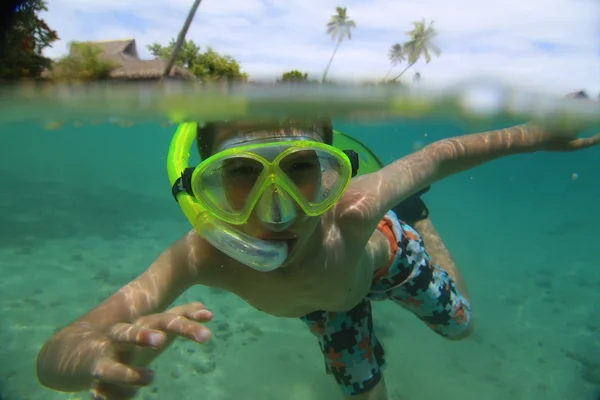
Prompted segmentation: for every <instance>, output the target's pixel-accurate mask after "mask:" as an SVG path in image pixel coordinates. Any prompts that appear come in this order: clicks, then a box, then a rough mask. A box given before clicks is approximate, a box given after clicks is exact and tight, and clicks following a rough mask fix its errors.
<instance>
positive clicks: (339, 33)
mask: <svg viewBox="0 0 600 400" xmlns="http://www.w3.org/2000/svg"><path fill="white" fill-rule="evenodd" d="M335 11H336V13H337V14H334V15H332V16H331V19H330V20H329V22H328V23H327V34H328V35H329V36H331V39H332V40H337V44H336V45H335V49H334V50H333V54H332V55H331V59H330V60H329V63H328V64H327V68H325V72H324V73H323V80H322V81H323V82H325V79H326V78H327V72H329V67H330V66H331V62H332V61H333V57H335V53H336V52H337V50H338V47H340V44H342V41H344V39H345V38H348V39H349V40H350V39H352V29H354V28H356V22H354V21H353V20H351V19H349V18H348V13H347V12H346V7H336V8H335Z"/></svg>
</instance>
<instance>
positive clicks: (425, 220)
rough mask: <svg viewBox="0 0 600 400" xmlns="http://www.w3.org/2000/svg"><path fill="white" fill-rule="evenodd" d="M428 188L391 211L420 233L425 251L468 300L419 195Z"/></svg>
mask: <svg viewBox="0 0 600 400" xmlns="http://www.w3.org/2000/svg"><path fill="white" fill-rule="evenodd" d="M429 189H430V186H428V187H426V188H425V189H423V190H421V191H420V192H417V193H415V194H414V195H412V196H411V197H409V198H408V199H406V200H404V201H403V202H402V203H400V204H398V205H397V206H396V207H394V209H393V210H392V211H394V212H395V213H396V215H397V216H398V218H400V220H401V221H404V222H406V223H407V224H408V225H410V226H412V227H413V228H414V229H415V230H416V231H417V232H418V233H419V234H420V235H421V238H422V239H423V243H424V244H425V251H426V252H427V254H428V255H429V257H430V258H431V261H432V262H433V263H434V264H435V265H438V266H439V267H440V268H442V269H443V270H444V271H446V272H447V273H448V275H450V277H452V280H454V282H455V283H456V287H457V288H458V290H459V291H460V292H461V293H462V294H463V296H465V298H466V299H467V300H470V297H469V293H468V291H467V286H466V284H465V281H464V280H463V278H462V275H461V273H460V271H459V269H458V267H457V265H456V263H455V262H454V260H453V259H452V256H451V255H450V252H449V251H448V249H447V248H446V246H445V245H444V242H443V241H442V238H441V237H440V235H439V233H438V232H437V230H436V229H435V227H434V226H433V223H432V222H431V218H430V215H429V209H428V208H427V205H426V204H425V202H424V201H423V199H422V198H421V195H423V194H425V193H427V192H429Z"/></svg>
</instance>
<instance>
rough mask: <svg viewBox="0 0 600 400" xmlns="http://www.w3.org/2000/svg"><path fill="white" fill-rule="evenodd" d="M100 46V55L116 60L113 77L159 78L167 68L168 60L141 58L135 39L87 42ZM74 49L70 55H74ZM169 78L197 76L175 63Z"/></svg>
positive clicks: (185, 78)
mask: <svg viewBox="0 0 600 400" xmlns="http://www.w3.org/2000/svg"><path fill="white" fill-rule="evenodd" d="M87 43H89V44H92V45H94V46H96V47H98V48H99V49H100V50H101V51H102V53H101V54H100V57H102V58H104V59H106V60H110V61H114V63H115V64H116V65H118V66H117V67H116V68H114V69H113V70H112V71H110V73H109V77H110V78H111V79H117V80H158V79H160V77H161V76H162V73H163V71H164V69H165V66H166V63H167V61H166V60H161V59H155V60H141V59H140V57H139V55H138V51H137V46H136V43H135V39H123V40H105V41H97V42H87ZM72 52H73V49H71V50H70V52H69V55H74V54H73V53H72ZM169 78H171V79H177V80H193V79H196V76H195V75H194V74H193V73H192V72H190V71H189V70H187V69H186V68H183V67H180V66H179V65H174V66H173V68H171V72H170V74H169Z"/></svg>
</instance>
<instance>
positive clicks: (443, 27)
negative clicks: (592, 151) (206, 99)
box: [43, 0, 600, 98]
mask: <svg viewBox="0 0 600 400" xmlns="http://www.w3.org/2000/svg"><path fill="white" fill-rule="evenodd" d="M192 3H193V0H128V1H123V0H102V1H98V0H48V9H49V10H48V12H46V13H44V15H43V18H45V20H46V22H47V23H48V24H49V26H50V27H51V28H52V29H55V30H56V31H57V32H58V34H59V36H60V38H61V40H60V41H59V42H56V43H55V44H54V46H53V47H52V48H49V49H47V51H46V52H45V54H46V55H47V56H49V57H53V58H56V57H60V56H62V55H64V54H65V53H66V52H67V44H68V42H69V41H71V40H81V41H85V40H92V41H93V40H116V39H129V38H131V39H135V40H136V43H137V47H138V52H139V54H140V57H142V58H152V56H151V54H150V53H149V52H148V50H147V48H146V46H147V45H149V44H152V43H155V42H158V43H160V44H164V45H166V44H168V42H169V41H170V39H171V38H174V37H176V36H177V34H178V32H179V30H180V29H181V26H182V25H183V22H184V20H185V18H186V16H187V13H188V11H189V8H190V7H191V5H192ZM336 6H342V7H347V9H348V15H349V17H350V18H351V19H352V20H354V21H355V22H356V29H355V30H354V31H353V34H352V39H351V40H347V41H345V42H344V43H342V45H341V46H340V49H339V51H338V53H337V55H336V57H335V59H334V61H333V64H332V66H331V69H330V78H332V79H336V78H337V79H342V80H361V79H371V80H374V79H380V78H382V77H384V76H385V75H386V73H387V72H388V70H389V68H390V62H389V60H388V52H389V49H390V47H391V46H392V45H393V44H395V43H403V42H405V41H406V40H407V38H408V37H407V35H406V32H407V31H409V30H411V29H412V22H413V21H417V20H421V19H422V18H425V20H426V21H428V22H429V21H432V20H433V21H434V25H433V26H434V27H435V28H436V30H437V31H438V36H437V37H436V39H435V43H436V45H437V46H438V47H439V48H440V49H441V51H442V53H441V55H440V56H439V57H434V58H433V59H432V60H431V62H430V63H429V64H426V63H425V62H424V61H419V62H418V63H417V64H415V65H414V66H413V67H412V68H411V69H410V70H409V71H408V72H407V73H406V74H405V75H404V76H403V79H406V81H407V82H410V81H411V78H412V76H413V74H414V73H415V72H419V73H420V74H421V76H422V84H426V85H432V86H435V87H448V86H455V85H460V84H463V83H464V82H469V81H473V80H492V81H493V82H498V83H501V84H505V85H509V86H511V87H516V88H523V89H524V90H534V91H541V92H545V93H556V94H565V93H568V92H572V91H577V90H586V91H587V92H588V94H589V95H590V96H591V97H594V98H597V96H598V95H599V94H600V1H598V0H502V1H493V2H489V1H485V2H484V1H480V0H454V1H448V0H403V1H398V0H369V1H367V0H362V1H359V0H346V1H345V2H343V3H341V2H339V0H336V1H333V0H302V1H299V0H295V1H290V0H203V1H202V3H201V4H200V7H199V9H198V11H197V13H196V16H195V18H194V21H193V23H192V26H191V28H190V30H189V32H188V35H187V38H188V39H191V40H193V41H194V42H196V43H197V44H198V45H200V46H201V48H202V49H206V48H207V46H211V47H212V48H213V49H214V50H216V51H218V52H219V53H222V54H228V55H231V56H233V57H234V58H235V59H237V60H238V61H239V62H240V64H241V66H242V69H243V70H244V71H245V72H248V73H249V75H250V76H251V77H252V78H254V79H268V78H275V77H276V76H279V75H281V73H283V72H285V71H287V70H291V69H298V70H301V71H303V72H307V73H309V75H310V76H312V77H315V78H319V77H320V76H321V75H322V73H323V70H324V69H325V66H326V65H327V62H328V61H329V58H330V57H331V54H332V52H333V49H334V47H335V42H334V41H333V40H332V39H331V38H330V37H329V36H327V34H326V27H325V25H326V24H327V22H328V21H329V18H330V16H331V15H333V14H334V13H335V7H336ZM401 69H402V65H400V66H398V67H397V68H396V70H397V72H396V74H397V73H399V72H400V71H401ZM396 70H395V71H396ZM391 76H394V75H393V73H392V75H391Z"/></svg>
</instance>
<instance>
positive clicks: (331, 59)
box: [321, 39, 342, 83]
mask: <svg viewBox="0 0 600 400" xmlns="http://www.w3.org/2000/svg"><path fill="white" fill-rule="evenodd" d="M340 44H342V40H341V39H338V42H337V44H336V45H335V49H333V54H332V55H331V58H330V59H329V64H327V68H325V72H323V79H322V80H321V83H325V79H326V78H327V73H328V72H329V67H331V62H332V61H333V57H335V53H337V51H338V47H340Z"/></svg>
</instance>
